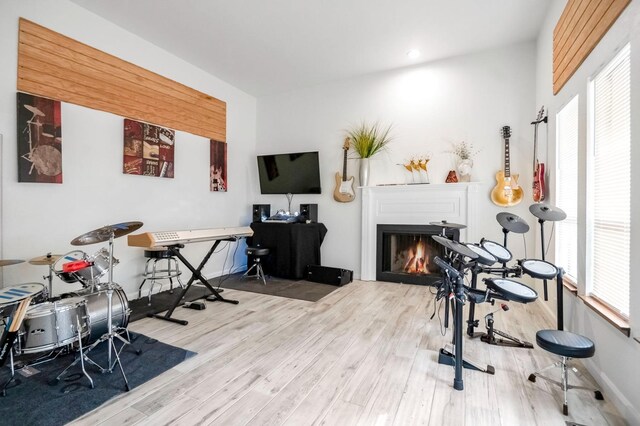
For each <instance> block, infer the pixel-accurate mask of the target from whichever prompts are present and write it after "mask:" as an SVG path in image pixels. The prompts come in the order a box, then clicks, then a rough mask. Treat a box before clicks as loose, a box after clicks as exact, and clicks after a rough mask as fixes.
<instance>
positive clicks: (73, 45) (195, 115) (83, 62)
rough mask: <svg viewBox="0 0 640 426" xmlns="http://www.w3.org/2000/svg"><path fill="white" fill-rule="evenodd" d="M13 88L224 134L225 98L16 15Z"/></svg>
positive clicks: (212, 136) (215, 135) (209, 134)
mask: <svg viewBox="0 0 640 426" xmlns="http://www.w3.org/2000/svg"><path fill="white" fill-rule="evenodd" d="M18 90H19V91H21V92H27V93H31V94H34V95H39V96H44V97H47V98H52V99H56V100H60V101H64V102H69V103H73V104H77V105H82V106H85V107H88V108H93V109H98V110H102V111H106V112H110V113H113V114H117V115H121V116H123V117H127V118H132V119H135V120H140V121H145V122H148V123H152V124H156V125H160V126H164V127H169V128H171V129H175V130H183V131H185V132H188V133H193V134H195V135H199V136H204V137H206V138H210V139H215V140H217V141H223V142H226V140H227V138H226V121H227V118H226V115H227V105H226V103H225V102H223V101H221V100H219V99H216V98H214V97H212V96H209V95H207V94H205V93H202V92H199V91H197V90H194V89H191V88H189V87H187V86H185V85H183V84H180V83H177V82H175V81H173V80H170V79H168V78H165V77H162V76H161V75H158V74H155V73H153V72H151V71H148V70H145V69H144V68H141V67H139V66H137V65H134V64H131V63H129V62H126V61H123V60H122V59H119V58H116V57H115V56H112V55H109V54H107V53H104V52H102V51H100V50H98V49H95V48H93V47H90V46H87V45H86V44H83V43H80V42H78V41H76V40H73V39H71V38H69V37H66V36H63V35H62V34H59V33H56V32H54V31H51V30H49V29H47V28H44V27H42V26H40V25H38V24H35V23H33V22H30V21H28V20H26V19H22V18H21V19H20V36H19V44H18Z"/></svg>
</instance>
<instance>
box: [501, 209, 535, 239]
mask: <svg viewBox="0 0 640 426" xmlns="http://www.w3.org/2000/svg"><path fill="white" fill-rule="evenodd" d="M496 220H497V221H498V223H499V224H500V226H502V227H503V228H504V229H506V230H507V231H509V232H514V233H516V234H526V233H527V232H529V225H528V224H527V222H525V221H524V219H522V218H521V217H520V216H518V215H515V214H513V213H508V212H501V213H498V214H497V215H496Z"/></svg>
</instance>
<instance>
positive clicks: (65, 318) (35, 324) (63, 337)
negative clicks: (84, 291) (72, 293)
mask: <svg viewBox="0 0 640 426" xmlns="http://www.w3.org/2000/svg"><path fill="white" fill-rule="evenodd" d="M78 320H79V321H80V329H81V333H80V334H81V336H82V338H84V337H85V336H87V335H88V334H89V327H88V325H87V308H86V301H85V300H84V299H83V298H81V297H72V298H69V299H64V300H59V301H57V302H45V303H41V304H39V305H34V306H32V307H31V308H29V310H28V311H27V313H26V315H25V317H24V321H23V322H22V327H21V332H20V336H21V340H20V346H21V349H22V353H25V354H29V353H35V352H42V351H47V350H52V349H56V348H60V347H62V346H64V345H68V344H71V343H74V342H76V341H78V326H77V321H78Z"/></svg>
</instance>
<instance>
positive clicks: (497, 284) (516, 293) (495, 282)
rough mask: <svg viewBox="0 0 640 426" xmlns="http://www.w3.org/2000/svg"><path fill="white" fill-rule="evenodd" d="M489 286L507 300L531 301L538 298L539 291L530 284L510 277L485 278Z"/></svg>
mask: <svg viewBox="0 0 640 426" xmlns="http://www.w3.org/2000/svg"><path fill="white" fill-rule="evenodd" d="M484 282H485V284H486V285H487V287H488V288H490V289H491V290H493V291H495V292H496V293H499V294H500V295H501V296H502V297H503V298H504V299H505V300H510V301H513V302H520V303H529V302H533V301H534V300H536V299H537V298H538V293H537V292H536V291H535V290H534V289H532V288H531V287H529V286H526V285H524V284H522V283H520V282H518V281H514V280H510V279H508V278H485V279H484Z"/></svg>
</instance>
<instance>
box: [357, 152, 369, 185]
mask: <svg viewBox="0 0 640 426" xmlns="http://www.w3.org/2000/svg"><path fill="white" fill-rule="evenodd" d="M369 161H370V159H369V158H361V159H360V176H359V177H360V186H369V176H370V169H369V167H370V165H369Z"/></svg>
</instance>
